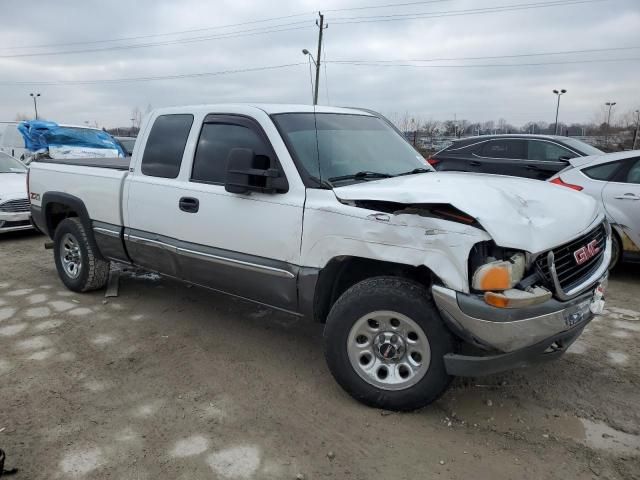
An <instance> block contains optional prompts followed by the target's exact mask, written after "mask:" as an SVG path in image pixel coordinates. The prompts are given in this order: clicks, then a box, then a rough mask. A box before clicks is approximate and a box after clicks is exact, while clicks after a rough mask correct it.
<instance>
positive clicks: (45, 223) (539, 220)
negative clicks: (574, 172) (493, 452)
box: [29, 105, 611, 410]
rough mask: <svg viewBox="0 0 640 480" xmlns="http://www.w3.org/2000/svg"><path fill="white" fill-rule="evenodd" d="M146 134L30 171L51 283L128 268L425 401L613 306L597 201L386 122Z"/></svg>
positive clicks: (316, 112)
mask: <svg viewBox="0 0 640 480" xmlns="http://www.w3.org/2000/svg"><path fill="white" fill-rule="evenodd" d="M141 132H142V133H141V135H140V137H139V139H138V143H137V145H136V148H135V149H134V153H133V156H132V157H130V158H114V159H102V158H101V159H72V160H55V159H46V158H42V159H38V160H37V161H35V162H34V163H33V164H32V165H31V168H30V175H29V187H30V192H31V193H30V194H31V202H32V203H31V212H32V215H33V219H34V223H35V224H36V226H37V227H38V228H39V229H40V230H42V231H43V232H46V233H47V234H48V235H49V236H50V237H51V238H52V239H53V241H54V250H53V252H54V261H55V263H56V267H57V270H58V274H59V276H60V279H61V280H62V282H63V283H64V284H65V285H66V286H67V288H69V289H71V290H73V291H76V292H85V291H89V290H96V289H99V288H102V287H104V286H105V285H106V283H107V278H108V274H109V264H110V262H112V261H113V262H120V263H127V264H133V265H138V266H140V267H142V268H146V269H149V270H152V271H157V272H159V273H161V274H164V275H167V276H170V277H173V278H178V279H182V280H184V281H186V282H189V283H192V284H196V285H201V286H204V287H209V288H211V289H214V290H217V291H221V292H225V293H228V294H231V295H235V296H238V297H242V298H245V299H248V300H252V301H254V302H257V303H259V304H262V305H268V306H271V307H274V308H277V309H280V310H285V311H288V312H290V313H293V314H295V315H300V316H307V317H309V318H312V319H315V320H317V321H320V322H323V323H325V328H324V346H325V357H326V360H327V363H328V365H329V369H330V370H331V373H332V374H333V375H334V377H335V378H336V380H337V381H338V383H339V384H340V385H341V386H342V387H343V388H344V389H345V390H346V391H347V392H349V393H350V394H351V395H353V396H354V397H355V398H356V399H358V400H360V401H362V402H365V403H367V404H368V405H372V406H375V407H379V408H387V409H397V410H410V409H414V408H418V407H421V406H423V405H426V404H428V403H431V402H432V401H434V400H435V399H437V398H438V397H439V396H440V394H441V393H442V392H443V391H444V390H445V389H446V388H447V386H448V385H449V383H450V381H451V379H452V377H453V376H455V375H464V376H478V375H482V374H492V373H496V372H498V371H502V370H506V369H510V368H513V367H517V366H523V365H526V364H529V363H533V362H536V361H539V360H545V359H549V358H553V357H557V356H559V355H561V354H562V353H563V352H565V351H566V349H567V348H568V347H569V345H571V343H572V342H573V341H574V340H575V339H576V338H577V337H578V336H579V335H580V334H581V332H582V330H583V329H584V327H585V326H586V325H587V324H588V323H589V321H590V320H591V319H592V318H593V316H594V315H596V314H599V313H601V312H602V309H603V307H604V300H603V294H604V288H605V284H606V277H607V267H608V266H609V258H610V255H611V241H610V228H609V224H608V223H607V222H606V221H605V218H604V214H603V213H602V212H601V211H600V208H599V206H598V204H597V203H596V202H595V201H594V200H593V199H592V198H589V197H588V196H586V195H582V194H580V193H577V192H574V191H572V190H569V189H563V188H557V187H554V186H553V185H550V184H548V183H546V182H538V181H533V180H527V179H521V178H509V177H503V176H498V175H491V176H486V178H483V179H481V180H482V181H479V179H478V176H477V175H471V174H467V173H460V172H445V173H440V172H433V171H432V170H431V168H429V167H428V166H426V165H425V164H424V159H423V157H422V156H421V155H420V154H419V153H418V152H417V151H416V150H415V149H413V148H412V147H411V145H409V144H408V143H407V142H406V140H405V139H404V137H403V136H402V134H401V133H399V132H398V131H397V130H396V129H395V128H393V127H392V126H391V125H390V124H389V122H388V121H386V120H384V119H383V118H381V117H380V116H378V115H377V114H374V113H371V112H369V111H363V110H360V109H344V108H333V107H312V106H309V105H257V106H256V105H202V106H190V107H172V108H164V109H160V110H156V111H153V112H151V113H150V114H149V115H148V116H147V117H146V119H145V121H144V123H143V125H142V129H141ZM559 205H562V206H563V207H564V208H558V206H559ZM587 246H589V251H588V252H586V253H585V254H584V255H581V256H580V257H574V252H583V251H584V250H585V249H586V247H587ZM239 331H240V330H239ZM238 342H240V343H241V342H242V339H241V338H238ZM464 344H466V346H467V347H468V346H470V345H473V346H474V347H476V349H469V350H465V349H464V348H461V347H462V346H463V345H464Z"/></svg>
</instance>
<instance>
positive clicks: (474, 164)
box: [469, 162, 482, 167]
mask: <svg viewBox="0 0 640 480" xmlns="http://www.w3.org/2000/svg"><path fill="white" fill-rule="evenodd" d="M469 165H471V166H472V167H479V166H481V165H482V164H481V163H480V162H470V163H469Z"/></svg>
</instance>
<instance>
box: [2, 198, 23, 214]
mask: <svg viewBox="0 0 640 480" xmlns="http://www.w3.org/2000/svg"><path fill="white" fill-rule="evenodd" d="M29 208H30V205H29V199H28V198H21V199H20V200H9V201H8V202H4V203H1V204H0V212H5V213H19V212H28V211H29Z"/></svg>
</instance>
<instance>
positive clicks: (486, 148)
mask: <svg viewBox="0 0 640 480" xmlns="http://www.w3.org/2000/svg"><path fill="white" fill-rule="evenodd" d="M526 156H527V142H526V140H520V139H512V138H504V139H495V140H489V141H488V142H486V143H484V144H483V145H482V148H481V149H480V150H479V152H478V153H475V154H474V157H475V159H474V161H473V162H472V165H473V166H474V168H476V170H475V171H479V172H482V173H493V174H497V175H512V176H518V177H524V176H527V175H523V173H524V170H523V169H522V163H523V162H524V161H525V159H526Z"/></svg>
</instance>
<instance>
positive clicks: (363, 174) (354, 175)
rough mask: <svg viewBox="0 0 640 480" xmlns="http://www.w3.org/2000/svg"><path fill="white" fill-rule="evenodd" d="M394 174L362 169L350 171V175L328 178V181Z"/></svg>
mask: <svg viewBox="0 0 640 480" xmlns="http://www.w3.org/2000/svg"><path fill="white" fill-rule="evenodd" d="M393 176H394V175H391V174H389V173H380V172H369V171H362V172H356V173H352V174H351V175H342V176H340V177H332V178H330V179H329V181H330V182H339V181H340V180H366V179H368V178H391V177H393Z"/></svg>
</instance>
